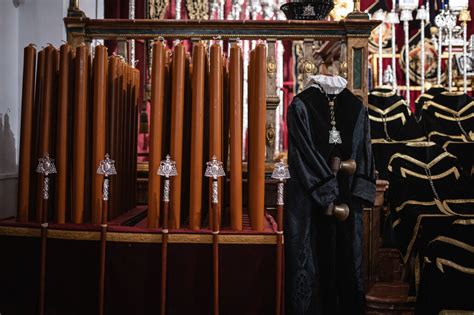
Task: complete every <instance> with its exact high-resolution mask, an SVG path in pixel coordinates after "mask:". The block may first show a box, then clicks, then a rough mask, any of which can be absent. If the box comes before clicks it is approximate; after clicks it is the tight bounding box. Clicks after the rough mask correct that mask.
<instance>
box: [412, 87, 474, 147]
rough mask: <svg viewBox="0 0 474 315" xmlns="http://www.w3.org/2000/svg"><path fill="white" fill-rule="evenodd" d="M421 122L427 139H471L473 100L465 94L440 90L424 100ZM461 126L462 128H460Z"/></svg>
mask: <svg viewBox="0 0 474 315" xmlns="http://www.w3.org/2000/svg"><path fill="white" fill-rule="evenodd" d="M421 123H422V124H423V128H424V130H425V133H426V135H427V136H428V138H429V140H431V141H434V142H436V143H439V144H440V145H443V144H444V143H445V142H446V141H453V140H454V141H465V142H468V141H471V139H470V138H474V101H473V100H472V98H471V97H470V96H468V95H466V94H457V93H448V92H442V93H440V94H438V95H437V96H435V97H434V98H433V99H432V100H430V101H427V102H425V104H424V105H423V109H422V114H421ZM461 127H462V128H461Z"/></svg>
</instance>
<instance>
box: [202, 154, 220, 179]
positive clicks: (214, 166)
mask: <svg viewBox="0 0 474 315" xmlns="http://www.w3.org/2000/svg"><path fill="white" fill-rule="evenodd" d="M206 165H207V167H206V172H205V173H204V176H206V177H212V178H214V179H217V177H221V176H225V171H224V167H223V166H222V162H221V161H219V160H217V158H216V156H215V155H213V156H212V160H211V161H209V162H207V163H206Z"/></svg>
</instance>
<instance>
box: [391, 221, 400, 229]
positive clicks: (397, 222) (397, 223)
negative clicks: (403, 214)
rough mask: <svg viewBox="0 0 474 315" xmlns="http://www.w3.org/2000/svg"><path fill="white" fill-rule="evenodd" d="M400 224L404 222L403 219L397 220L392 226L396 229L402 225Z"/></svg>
mask: <svg viewBox="0 0 474 315" xmlns="http://www.w3.org/2000/svg"><path fill="white" fill-rule="evenodd" d="M400 222H402V219H396V220H395V221H394V222H393V224H392V228H395V227H396V226H397V225H399V224H400Z"/></svg>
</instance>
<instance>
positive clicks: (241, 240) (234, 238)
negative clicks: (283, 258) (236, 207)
mask: <svg viewBox="0 0 474 315" xmlns="http://www.w3.org/2000/svg"><path fill="white" fill-rule="evenodd" d="M0 235H3V236H27V237H40V236H41V230H40V229H39V228H26V227H10V226H0ZM168 235H169V238H168V241H169V243H176V244H178V243H184V244H211V243H212V235H211V234H173V233H170V234H168ZM48 238H49V239H64V240H78V241H79V240H81V241H99V240H100V232H99V231H77V230H74V231H69V230H55V229H49V230H48ZM107 241H109V242H130V243H161V241H162V234H158V233H156V234H155V233H153V234H152V233H121V232H107ZM219 243H220V244H254V245H273V244H276V243H277V235H276V234H265V235H262V234H221V235H219Z"/></svg>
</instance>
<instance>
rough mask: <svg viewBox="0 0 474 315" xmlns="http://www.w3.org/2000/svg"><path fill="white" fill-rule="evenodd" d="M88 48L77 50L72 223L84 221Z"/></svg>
mask: <svg viewBox="0 0 474 315" xmlns="http://www.w3.org/2000/svg"><path fill="white" fill-rule="evenodd" d="M88 56H89V54H88V51H87V48H86V46H79V47H77V50H76V69H75V76H76V80H75V97H74V140H73V141H74V142H73V158H72V163H73V165H72V167H73V172H72V173H73V175H72V176H73V179H72V180H73V183H72V214H73V216H72V222H73V223H77V224H79V223H83V221H84V197H85V191H84V188H85V176H86V174H85V163H86V162H85V161H86V133H87V131H86V128H87V101H88V94H87V93H88V91H87V87H88V71H89V60H88Z"/></svg>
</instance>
